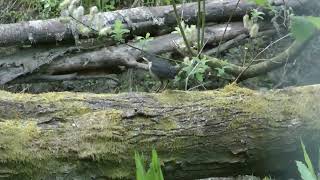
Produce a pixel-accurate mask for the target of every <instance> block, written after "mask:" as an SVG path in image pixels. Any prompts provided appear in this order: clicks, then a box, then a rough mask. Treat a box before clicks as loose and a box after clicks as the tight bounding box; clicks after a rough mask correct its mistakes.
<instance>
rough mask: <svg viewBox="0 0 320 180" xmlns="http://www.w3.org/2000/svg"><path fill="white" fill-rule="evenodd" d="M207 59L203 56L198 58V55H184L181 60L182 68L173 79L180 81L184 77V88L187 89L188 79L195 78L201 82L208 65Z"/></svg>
mask: <svg viewBox="0 0 320 180" xmlns="http://www.w3.org/2000/svg"><path fill="white" fill-rule="evenodd" d="M208 61H209V60H207V59H206V57H204V58H203V59H200V58H198V57H192V59H190V58H189V57H186V58H185V59H184V61H183V62H182V64H181V66H182V69H181V70H180V72H179V74H178V76H177V77H176V79H175V81H180V80H181V79H184V81H185V90H188V83H189V81H190V80H196V81H198V82H200V83H201V82H203V80H204V75H205V72H206V70H207V69H208V68H209V66H208V65H207V64H206V63H207V62H208Z"/></svg>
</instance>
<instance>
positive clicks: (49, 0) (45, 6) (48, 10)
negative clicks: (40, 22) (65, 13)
mask: <svg viewBox="0 0 320 180" xmlns="http://www.w3.org/2000/svg"><path fill="white" fill-rule="evenodd" d="M40 4H41V8H40V7H38V10H39V12H40V16H41V17H42V18H50V17H55V16H58V13H59V4H60V0H40Z"/></svg>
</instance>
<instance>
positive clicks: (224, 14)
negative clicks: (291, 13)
mask: <svg viewBox="0 0 320 180" xmlns="http://www.w3.org/2000/svg"><path fill="white" fill-rule="evenodd" d="M237 1H238V0H226V1H207V3H206V20H207V21H208V22H216V23H217V22H223V21H226V20H227V19H228V18H229V17H230V15H231V14H233V17H234V18H233V19H234V20H239V19H241V18H242V17H243V15H244V14H245V13H246V12H248V11H250V10H251V9H252V8H255V7H256V6H255V5H253V4H248V3H246V2H244V1H242V2H241V3H240V5H239V7H238V8H237V9H236V10H235V11H234V9H235V7H236V4H237ZM312 1H313V0H299V2H301V3H302V4H303V5H305V4H308V3H309V4H310V3H311V2H312ZM283 2H284V1H282V3H281V2H279V3H277V4H275V5H277V6H279V5H283ZM286 3H287V5H288V6H291V7H294V8H299V7H301V6H302V5H301V4H300V3H298V2H296V1H289V2H286ZM181 8H183V18H184V20H185V21H186V22H187V23H193V24H194V23H195V20H196V14H197V13H195V11H196V8H197V4H196V3H186V4H185V5H183V6H182V7H181V6H179V12H181V10H180V9H181ZM102 19H103V20H104V21H103V24H102V25H103V26H104V27H112V26H113V24H114V22H115V20H117V19H119V20H121V21H122V22H123V24H124V25H125V27H126V28H127V29H130V30H131V33H132V34H133V35H139V34H145V33H147V32H151V33H155V34H163V33H165V32H168V28H167V29H166V28H165V27H168V26H169V27H174V26H176V20H175V17H174V13H173V9H172V7H171V6H160V7H138V8H131V9H125V10H119V11H112V12H105V13H102ZM83 23H84V24H87V25H89V24H91V22H88V17H87V16H85V17H84V19H83ZM169 31H170V30H169ZM0 34H1V37H0V47H1V46H8V45H17V44H18V45H19V44H38V43H44V42H45V43H56V42H59V41H71V40H73V39H74V38H73V35H72V30H71V29H70V24H65V23H62V22H60V20H59V19H49V20H37V21H29V22H21V23H15V24H2V25H0Z"/></svg>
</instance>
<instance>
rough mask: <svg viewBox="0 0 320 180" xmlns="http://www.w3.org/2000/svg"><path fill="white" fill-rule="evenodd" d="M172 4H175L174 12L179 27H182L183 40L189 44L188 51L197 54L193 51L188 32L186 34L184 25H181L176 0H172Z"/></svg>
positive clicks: (192, 54)
mask: <svg viewBox="0 0 320 180" xmlns="http://www.w3.org/2000/svg"><path fill="white" fill-rule="evenodd" d="M172 6H173V11H174V14H175V17H176V21H177V24H178V27H179V29H180V32H181V35H182V38H183V41H184V43H185V44H186V46H187V49H188V51H189V54H190V55H191V56H195V54H194V53H193V51H192V49H191V46H190V44H189V41H188V39H187V37H186V34H185V32H184V29H183V27H182V25H181V20H180V16H179V14H178V10H177V5H176V2H175V0H173V1H172Z"/></svg>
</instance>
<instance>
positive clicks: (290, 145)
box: [0, 85, 320, 179]
mask: <svg viewBox="0 0 320 180" xmlns="http://www.w3.org/2000/svg"><path fill="white" fill-rule="evenodd" d="M0 93H1V96H0V114H1V116H0V117H1V119H0V120H1V122H0V134H1V138H0V147H1V148H0V152H1V153H0V164H1V165H0V177H2V178H8V179H41V178H42V179H49V178H53V177H56V178H63V179H72V178H81V179H90V178H105V179H110V178H133V176H134V169H135V168H134V159H133V154H134V151H139V152H143V153H144V154H145V155H148V156H146V157H149V154H150V151H151V149H152V148H153V147H154V148H156V150H157V152H158V154H159V157H160V159H161V161H162V162H163V165H164V166H163V170H164V172H165V176H166V179H195V178H205V177H214V176H232V175H240V174H250V175H251V174H253V175H256V176H272V177H273V176H276V177H277V176H280V175H285V174H286V175H288V174H287V173H289V174H290V173H291V174H292V172H295V171H296V169H295V162H294V160H297V159H299V156H297V154H302V153H301V152H300V143H299V141H300V137H302V139H303V140H304V141H305V143H306V144H309V142H312V143H313V144H319V139H320V133H319V132H320V122H319V117H320V112H319V109H320V104H319V100H320V86H319V85H315V86H306V87H297V88H290V89H284V90H278V91H270V92H255V91H251V90H248V89H243V88H239V87H237V86H235V85H229V86H227V87H225V88H224V89H221V90H219V91H206V92H181V91H166V92H164V93H162V94H147V93H128V94H126V93H124V94H118V95H113V94H106V95H94V94H87V93H68V92H65V93H47V94H40V95H31V94H11V93H8V92H4V91H0Z"/></svg>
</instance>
